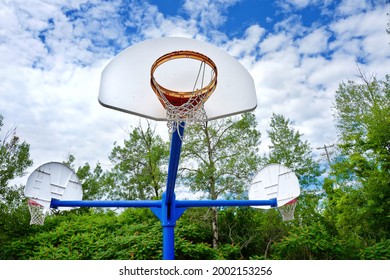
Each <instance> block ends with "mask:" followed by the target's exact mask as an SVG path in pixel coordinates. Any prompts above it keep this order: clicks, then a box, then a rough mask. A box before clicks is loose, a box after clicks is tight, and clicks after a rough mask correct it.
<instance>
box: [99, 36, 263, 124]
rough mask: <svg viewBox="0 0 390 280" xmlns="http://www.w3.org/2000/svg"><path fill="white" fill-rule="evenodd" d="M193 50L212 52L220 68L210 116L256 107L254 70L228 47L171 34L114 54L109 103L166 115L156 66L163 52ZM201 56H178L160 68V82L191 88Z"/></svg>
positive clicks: (106, 80) (107, 71)
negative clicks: (152, 83) (157, 85)
mask: <svg viewBox="0 0 390 280" xmlns="http://www.w3.org/2000/svg"><path fill="white" fill-rule="evenodd" d="M183 50H189V51H194V52H199V53H201V54H203V55H206V56H207V57H209V58H211V59H212V61H214V63H215V64H216V67H217V70H218V77H217V87H216V89H215V91H214V93H213V94H212V95H211V96H210V98H209V99H208V100H207V101H206V103H205V111H206V115H207V120H212V119H217V118H222V117H227V116H230V115H234V114H239V113H244V112H247V111H251V110H254V109H255V108H256V106H257V96H256V90H255V85H254V81H253V78H252V77H251V75H250V74H249V72H248V71H247V70H246V69H245V68H244V67H243V66H242V65H241V64H240V63H239V62H238V61H237V60H236V59H235V58H233V57H232V56H230V55H229V54H228V53H227V52H225V51H224V50H222V49H220V48H217V47H215V46H213V45H211V44H208V43H205V42H202V41H198V40H193V39H188V38H176V37H165V38H159V39H151V40H146V41H143V42H141V43H138V44H135V45H132V46H130V47H129V48H127V49H125V50H124V51H122V52H121V53H119V54H118V55H117V56H116V57H114V58H113V59H112V60H111V61H110V62H109V63H108V65H107V66H106V67H105V68H104V70H103V72H102V75H101V82H100V91H99V102H100V104H102V105H103V106H106V107H109V108H112V109H115V110H119V111H123V112H126V113H130V114H134V115H138V116H141V117H145V118H149V119H153V120H158V121H163V120H166V111H165V109H164V107H163V106H162V105H161V103H160V101H159V99H158V98H157V96H156V94H155V93H154V92H153V90H152V88H151V86H150V78H151V67H152V65H153V63H154V62H155V61H156V60H157V59H158V58H159V57H161V56H163V55H165V54H167V53H171V52H174V51H183ZM195 63H196V61H191V60H188V61H186V62H185V63H183V62H182V61H179V60H178V61H176V62H172V63H166V64H164V65H162V67H161V68H159V69H158V70H157V71H156V76H157V77H156V78H157V79H158V80H159V83H160V84H162V85H164V86H166V87H167V88H169V89H171V90H183V89H188V88H189V87H190V86H189V85H191V84H193V83H194V79H195V78H196V73H197V72H198V66H196V65H192V64H195Z"/></svg>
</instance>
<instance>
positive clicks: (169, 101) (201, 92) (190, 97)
mask: <svg viewBox="0 0 390 280" xmlns="http://www.w3.org/2000/svg"><path fill="white" fill-rule="evenodd" d="M173 59H194V60H198V61H200V66H199V70H198V74H197V77H196V80H195V83H194V85H193V88H192V90H191V91H174V90H170V89H167V88H166V87H163V86H162V85H160V84H159V83H158V82H157V81H156V79H155V77H154V75H155V71H156V69H157V68H158V67H159V66H161V65H162V64H164V63H166V62H168V61H170V60H173ZM206 65H208V66H209V67H210V68H211V73H210V81H209V83H208V84H207V85H206V86H204V83H205V72H206ZM217 75H218V74H217V66H216V65H215V63H214V62H213V61H212V60H211V59H210V58H209V57H207V56H205V55H203V54H201V53H198V52H194V51H174V52H170V53H167V54H165V55H163V56H161V57H160V58H158V59H157V60H156V61H155V62H154V63H153V65H152V67H151V71H150V76H151V77H150V85H151V87H152V89H153V91H154V92H155V94H156V95H157V97H158V99H159V100H160V102H161V104H162V105H163V106H164V108H165V110H166V117H167V121H168V122H167V124H168V128H169V132H170V133H172V132H174V131H176V130H178V127H179V126H180V124H181V123H182V122H185V123H189V124H191V123H200V122H204V121H206V119H207V115H206V111H205V109H204V103H205V102H206V100H207V99H208V98H209V97H210V95H211V94H212V93H213V92H214V90H215V88H216V87H217Z"/></svg>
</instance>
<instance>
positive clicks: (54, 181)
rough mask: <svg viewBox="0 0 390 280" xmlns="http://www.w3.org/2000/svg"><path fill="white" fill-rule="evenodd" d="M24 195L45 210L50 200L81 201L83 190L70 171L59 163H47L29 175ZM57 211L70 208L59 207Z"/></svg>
mask: <svg viewBox="0 0 390 280" xmlns="http://www.w3.org/2000/svg"><path fill="white" fill-rule="evenodd" d="M24 195H25V196H26V197H29V198H31V199H32V200H34V201H35V202H37V203H39V204H40V205H42V206H44V207H45V208H49V207H50V202H51V199H52V198H55V199H61V200H82V198H83V190H82V187H81V184H80V181H79V179H78V177H77V175H76V174H75V173H74V171H73V170H72V169H70V168H69V167H67V166H66V165H64V164H62V163H59V162H49V163H45V164H43V165H41V166H39V167H38V168H37V169H35V170H34V171H33V172H32V173H31V174H30V176H29V177H28V179H27V183H26V187H25V189H24ZM58 209H59V210H67V209H71V208H69V207H59V208H58Z"/></svg>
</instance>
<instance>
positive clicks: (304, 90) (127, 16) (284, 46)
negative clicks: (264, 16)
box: [0, 0, 390, 167]
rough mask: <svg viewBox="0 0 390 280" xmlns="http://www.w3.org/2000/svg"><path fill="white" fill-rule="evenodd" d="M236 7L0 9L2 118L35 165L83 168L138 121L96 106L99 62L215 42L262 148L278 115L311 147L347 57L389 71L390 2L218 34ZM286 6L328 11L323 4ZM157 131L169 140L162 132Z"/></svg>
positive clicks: (328, 127)
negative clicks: (309, 22)
mask: <svg viewBox="0 0 390 280" xmlns="http://www.w3.org/2000/svg"><path fill="white" fill-rule="evenodd" d="M236 3H237V1H235V0H232V1H227V0H226V1H222V0H220V1H206V0H205V1H194V0H193V1H185V2H183V5H182V10H181V13H179V14H178V15H175V16H168V15H164V14H163V13H162V12H161V11H159V10H158V8H157V6H154V5H151V4H148V3H147V2H142V1H136V2H131V3H130V4H127V6H125V5H124V4H123V3H121V1H104V2H101V1H87V0H83V1H70V0H69V1H60V0H58V1H38V0H35V1H29V6H28V9H27V8H26V4H25V1H21V0H20V1H19V0H18V1H8V2H7V3H6V4H4V2H2V3H0V53H1V54H2V55H1V56H0V63H2V65H3V67H2V68H0V80H1V88H0V104H1V111H0V113H1V114H3V115H4V117H5V122H6V123H9V122H11V123H15V124H16V125H18V131H17V132H18V134H19V135H20V136H21V138H22V139H24V140H26V141H27V142H28V143H30V144H31V154H32V158H33V159H34V161H35V164H34V167H37V166H38V165H40V164H42V163H44V162H46V161H51V160H57V161H62V160H64V159H65V157H66V155H67V154H68V153H69V152H71V153H73V154H74V155H75V156H76V158H77V159H78V160H79V162H80V164H82V163H84V162H87V161H88V162H90V163H94V162H96V161H97V160H99V161H105V162H107V160H108V158H107V156H108V153H109V152H110V151H111V149H112V143H113V142H114V141H116V140H117V141H118V142H121V141H122V139H125V138H126V132H125V129H126V128H128V127H129V126H130V125H131V124H137V123H138V121H139V118H138V117H135V116H131V115H127V114H124V113H121V112H117V111H114V110H110V109H107V108H104V107H102V106H101V105H100V104H99V103H98V101H97V97H98V90H99V82H100V73H101V71H102V69H103V67H104V65H105V64H106V63H107V61H108V60H109V59H111V58H112V57H113V56H114V54H116V53H118V52H119V51H120V50H122V49H124V48H125V47H127V46H128V45H130V44H131V43H134V42H138V41H140V40H142V39H145V38H156V37H162V36H183V37H192V38H197V39H200V40H204V41H209V42H210V41H212V42H213V43H214V44H216V45H218V46H220V47H221V48H225V49H226V50H227V51H229V53H230V54H231V55H233V56H235V57H237V58H238V59H239V60H240V61H241V62H242V64H243V65H245V66H246V67H247V68H248V70H249V71H250V73H251V74H252V76H253V78H254V81H255V85H256V89H257V92H258V101H259V105H258V109H257V110H256V111H255V113H256V116H257V117H258V121H259V128H260V129H261V130H262V133H263V143H264V145H266V143H267V141H268V140H267V139H266V133H265V130H266V129H267V128H268V123H269V120H270V117H271V115H272V113H273V112H275V113H280V114H284V115H285V116H286V117H288V118H289V119H290V120H292V121H295V125H296V128H298V129H299V130H300V131H301V132H303V133H304V134H305V137H307V139H308V140H309V141H310V142H311V143H312V144H313V146H316V145H321V144H323V143H324V141H329V139H331V138H332V137H333V136H334V127H333V126H332V125H333V123H332V121H333V120H332V114H331V111H330V107H331V102H332V100H333V96H334V93H335V90H336V89H337V86H338V84H339V83H340V82H341V81H345V80H347V79H356V75H355V74H356V72H357V64H356V62H355V60H356V58H362V59H363V60H364V62H365V64H364V65H362V66H361V67H363V69H364V71H365V72H368V73H370V74H371V73H373V72H374V73H375V74H377V75H378V76H379V78H381V77H383V75H384V74H386V73H387V72H388V69H390V59H389V58H390V53H389V51H390V48H389V45H388V43H389V41H390V40H389V35H388V34H387V33H386V32H385V29H386V28H387V25H386V24H387V22H388V16H386V11H388V10H389V9H388V8H387V7H390V6H389V5H387V6H386V8H383V7H373V6H370V5H368V4H365V5H364V7H365V8H364V9H365V10H364V11H363V10H362V9H361V7H355V8H354V7H352V5H351V3H352V2H349V1H343V2H341V3H340V5H339V8H338V10H337V12H338V14H336V15H335V16H334V17H329V18H332V20H333V22H332V23H330V24H329V25H325V24H324V23H322V22H317V24H316V25H313V26H311V27H310V28H308V27H305V26H304V25H303V24H302V22H301V18H300V17H299V16H297V15H292V14H291V15H286V18H284V19H283V20H280V21H279V22H276V17H275V18H274V19H273V20H274V21H275V25H274V29H273V30H265V29H264V27H262V26H260V25H259V24H252V25H251V26H249V27H247V29H246V31H245V33H244V35H243V36H242V37H237V38H229V37H228V35H227V34H224V33H222V32H221V31H220V29H219V27H221V26H223V24H224V23H225V22H226V20H227V19H228V18H227V16H228V11H229V8H231V7H232V6H234V5H235V4H236ZM279 3H282V2H279ZM283 3H288V5H289V6H288V7H290V8H291V7H294V8H295V9H300V8H303V7H306V6H309V5H314V4H318V5H322V6H323V7H327V8H329V9H330V5H329V1H317V0H314V1H310V0H301V1H299V0H295V1H292V0H290V1H283ZM365 3H370V2H369V1H366V2H365ZM328 5H329V6H328ZM355 6H359V5H355ZM32 66H34V67H35V68H33V67H32ZM157 130H158V131H159V133H161V134H164V135H165V138H166V139H167V130H166V125H165V123H158V124H157ZM325 138H326V139H325ZM332 140H333V139H332ZM264 145H263V146H264ZM264 150H266V148H265V149H264Z"/></svg>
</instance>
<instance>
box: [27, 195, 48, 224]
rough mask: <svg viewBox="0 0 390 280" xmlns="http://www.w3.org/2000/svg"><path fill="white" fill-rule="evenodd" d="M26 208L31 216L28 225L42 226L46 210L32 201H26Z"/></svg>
mask: <svg viewBox="0 0 390 280" xmlns="http://www.w3.org/2000/svg"><path fill="white" fill-rule="evenodd" d="M27 206H28V210H29V211H30V215H31V220H30V225H43V223H44V222H45V216H46V213H45V212H46V211H45V210H46V209H44V207H43V206H42V205H40V204H39V203H38V202H36V201H34V200H32V199H29V200H28V202H27Z"/></svg>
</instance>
